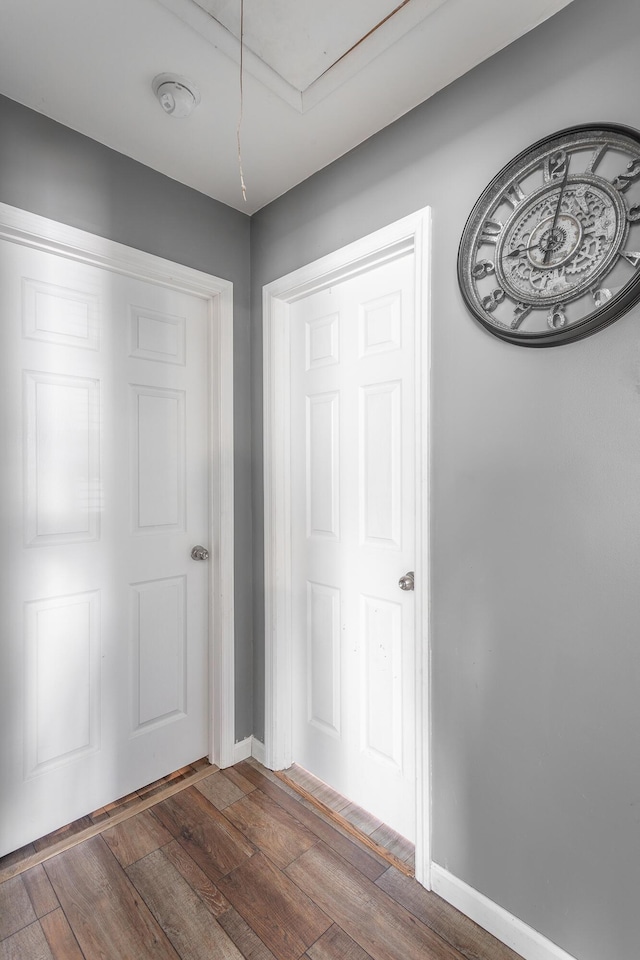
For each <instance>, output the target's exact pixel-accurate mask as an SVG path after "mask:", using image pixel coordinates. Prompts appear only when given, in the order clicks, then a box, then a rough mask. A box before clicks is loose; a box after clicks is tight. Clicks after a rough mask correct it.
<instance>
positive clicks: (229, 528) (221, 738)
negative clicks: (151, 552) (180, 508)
mask: <svg viewBox="0 0 640 960" xmlns="http://www.w3.org/2000/svg"><path fill="white" fill-rule="evenodd" d="M0 238H2V239H5V240H10V241H12V242H13V243H20V244H24V245H25V246H29V247H34V248H37V249H40V250H46V251H49V252H53V253H56V254H59V255H61V256H65V257H68V258H69V259H71V260H77V261H79V262H81V263H87V264H91V265H93V266H97V267H102V268H104V269H107V270H112V271H115V272H117V273H122V274H125V275H126V276H130V277H135V278H136V279H139V280H150V281H153V282H154V283H156V284H161V285H164V286H167V287H171V288H173V289H176V290H182V291H186V292H188V293H192V294H195V295H197V296H200V297H202V298H203V299H205V300H207V301H208V305H209V309H208V315H209V340H210V347H209V349H210V368H211V382H210V385H209V390H210V398H209V402H210V411H209V413H210V422H211V438H210V439H211V450H212V451H218V456H217V457H213V458H212V463H211V464H210V470H211V473H210V476H211V481H210V491H211V504H210V508H211V509H210V516H211V521H210V527H211V529H210V531H209V542H210V544H211V546H212V549H211V551H210V553H211V558H212V562H211V564H210V568H209V569H210V574H209V575H210V583H209V597H210V610H209V662H210V676H209V708H210V722H209V759H210V760H211V762H212V763H216V764H217V765H218V766H220V767H226V766H230V765H231V764H232V763H233V762H234V761H233V755H234V739H235V738H234V723H235V720H234V606H233V602H234V583H233V569H234V560H233V556H234V520H233V284H232V283H231V282H230V281H229V280H221V279H219V278H217V277H213V276H210V275H209V274H206V273H203V272H201V271H200V270H194V269H192V268H191V267H186V266H183V265H182V264H178V263H173V262H172V261H170V260H165V259H163V258H161V257H156V256H153V255H152V254H149V253H144V252H143V251H141V250H136V249H134V248H133V247H127V246H125V245H124V244H122V243H116V242H115V241H113V240H107V239H105V238H104V237H99V236H97V235H95V234H92V233H87V232H86V231H84V230H79V229H77V228H76V227H70V226H68V225H67V224H63V223H59V222H58V221H55V220H49V219H47V218H46V217H41V216H39V215H37V214H34V213H29V212H28V211H26V210H20V209H18V208H17V207H12V206H9V205H8V204H4V203H0ZM194 759H196V758H194Z"/></svg>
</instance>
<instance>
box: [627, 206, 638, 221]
mask: <svg viewBox="0 0 640 960" xmlns="http://www.w3.org/2000/svg"><path fill="white" fill-rule="evenodd" d="M627 220H628V221H629V223H637V222H638V220H640V203H634V204H633V206H632V207H629V209H628V210H627Z"/></svg>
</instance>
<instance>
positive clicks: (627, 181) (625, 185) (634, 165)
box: [612, 158, 640, 193]
mask: <svg viewBox="0 0 640 960" xmlns="http://www.w3.org/2000/svg"><path fill="white" fill-rule="evenodd" d="M627 170H628V171H629V172H628V173H622V174H620V176H619V177H616V178H615V180H613V181H612V183H613V186H614V187H615V188H616V190H619V191H620V193H624V192H625V190H628V189H629V187H630V186H631V184H632V183H633V182H634V181H635V180H637V179H638V177H640V158H636V159H635V160H631V161H630V162H629V163H628V164H627Z"/></svg>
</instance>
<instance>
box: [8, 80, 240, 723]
mask: <svg viewBox="0 0 640 960" xmlns="http://www.w3.org/2000/svg"><path fill="white" fill-rule="evenodd" d="M0 201H1V202H3V203H8V204H12V205H13V206H15V207H21V208H22V209H24V210H30V211H32V212H33V213H37V214H40V215H41V216H44V217H50V218H51V219H53V220H59V221H62V222H63V223H67V224H70V225H71V226H74V227H79V228H80V229H82V230H88V231H90V232H91V233H95V234H98V235H99V236H103V237H108V238H109V239H111V240H116V241H118V242H119V243H125V244H128V245H129V246H132V247H136V248H137V249H139V250H145V251H147V252H148V253H153V254H156V255H157V256H160V257H166V258H167V259H169V260H173V261H176V262H178V263H183V264H186V265H187V266H190V267H194V268H195V269H197V270H203V271H205V272H206V273H211V274H214V275H215V276H218V277H222V278H224V279H225V280H231V281H232V282H233V285H234V287H233V295H234V405H235V410H234V424H235V522H236V538H235V549H236V556H235V565H236V571H237V579H236V583H237V585H238V586H237V590H238V595H237V599H236V604H235V616H236V739H239V740H241V739H243V738H244V737H246V736H249V735H250V734H251V732H252V729H253V708H252V698H251V683H252V680H251V677H252V622H251V608H250V605H249V604H248V603H247V600H246V596H247V595H246V591H247V578H248V576H250V574H249V575H248V574H247V571H248V570H249V571H250V570H251V553H252V530H251V489H250V484H251V443H250V438H251V426H250V417H251V410H250V395H251V388H250V342H249V235H250V222H249V218H248V217H247V216H245V215H244V214H242V213H238V212H237V211H235V210H232V209H231V208H230V207H227V206H225V205H224V204H222V203H217V202H216V201H215V200H211V199H209V198H208V197H205V196H203V195H202V194H200V193H198V192H196V191H195V190H191V189H189V188H188V187H185V186H182V185H181V184H179V183H176V181H175V180H171V179H169V178H168V177H164V176H162V175H161V174H159V173H156V172H155V171H154V170H150V169H149V168H148V167H145V166H143V165H142V164H140V163H136V162H135V161H134V160H130V159H128V158H127V157H124V156H122V155H121V154H119V153H115V152H114V151H113V150H109V149H108V148H107V147H104V146H102V145H101V144H99V143H96V142H95V141H93V140H90V139H88V138H87V137H83V136H81V135H80V134H77V133H75V132H74V131H72V130H69V129H68V128H67V127H63V126H61V125H60V124H57V123H54V122H53V121H52V120H48V119H47V118H46V117H43V116H41V115H40V114H37V113H34V112H32V111H31V110H27V109H26V108H25V107H22V106H20V105H19V104H17V103H14V102H13V101H11V100H7V99H6V98H5V97H0ZM249 589H250V585H249Z"/></svg>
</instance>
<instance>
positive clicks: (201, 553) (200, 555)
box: [191, 543, 209, 560]
mask: <svg viewBox="0 0 640 960" xmlns="http://www.w3.org/2000/svg"><path fill="white" fill-rule="evenodd" d="M191 559H192V560H208V559H209V551H208V550H207V548H206V547H202V546H201V545H200V544H199V543H198V544H196V546H195V547H194V548H193V550H192V551H191Z"/></svg>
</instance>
